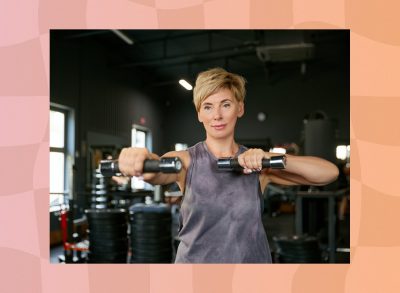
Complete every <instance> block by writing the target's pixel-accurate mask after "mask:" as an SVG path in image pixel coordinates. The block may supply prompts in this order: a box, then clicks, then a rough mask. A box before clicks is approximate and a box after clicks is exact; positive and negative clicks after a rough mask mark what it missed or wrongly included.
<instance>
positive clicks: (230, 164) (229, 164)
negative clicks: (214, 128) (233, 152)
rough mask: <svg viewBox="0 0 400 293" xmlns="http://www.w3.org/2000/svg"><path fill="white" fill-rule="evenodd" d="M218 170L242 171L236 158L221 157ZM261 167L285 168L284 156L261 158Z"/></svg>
mask: <svg viewBox="0 0 400 293" xmlns="http://www.w3.org/2000/svg"><path fill="white" fill-rule="evenodd" d="M217 167H218V170H221V171H242V170H243V167H242V166H240V164H239V161H238V159H237V158H221V159H218V162H217ZM262 168H263V169H264V168H271V169H285V168H286V156H273V157H271V158H269V159H263V160H262Z"/></svg>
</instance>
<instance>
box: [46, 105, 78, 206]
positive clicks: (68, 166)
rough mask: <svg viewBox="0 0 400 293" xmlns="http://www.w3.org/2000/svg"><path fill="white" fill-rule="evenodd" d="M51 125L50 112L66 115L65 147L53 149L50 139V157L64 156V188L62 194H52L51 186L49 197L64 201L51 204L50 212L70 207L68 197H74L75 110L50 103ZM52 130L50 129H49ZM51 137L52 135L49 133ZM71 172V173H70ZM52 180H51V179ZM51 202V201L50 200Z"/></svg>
mask: <svg viewBox="0 0 400 293" xmlns="http://www.w3.org/2000/svg"><path fill="white" fill-rule="evenodd" d="M49 110H50V111H49V123H50V112H51V111H55V112H61V113H63V114H64V147H52V146H50V137H49V156H50V153H63V154H64V178H63V182H64V184H63V185H64V186H63V191H62V192H51V191H50V186H49V196H50V195H52V194H55V195H60V194H61V195H62V199H61V200H60V201H59V203H58V204H51V202H50V203H49V206H50V211H53V210H58V209H60V208H61V206H62V205H68V200H67V199H68V196H69V198H71V197H72V191H73V187H72V179H73V178H72V176H73V174H72V168H73V165H74V163H75V160H74V158H75V156H74V154H75V115H74V114H75V113H74V110H73V109H72V108H70V107H67V106H64V105H60V104H56V103H50V109H49ZM49 129H50V127H49ZM49 135H50V133H49ZM69 171H71V172H69ZM49 179H50V178H49ZM49 200H50V199H49Z"/></svg>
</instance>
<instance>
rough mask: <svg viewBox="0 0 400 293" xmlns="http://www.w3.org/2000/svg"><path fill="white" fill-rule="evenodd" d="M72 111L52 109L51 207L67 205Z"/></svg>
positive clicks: (71, 151) (71, 149) (57, 107)
mask: <svg viewBox="0 0 400 293" xmlns="http://www.w3.org/2000/svg"><path fill="white" fill-rule="evenodd" d="M72 117H73V116H72V111H71V110H69V109H68V108H67V107H63V106H60V105H57V106H56V105H52V106H51V107H50V207H54V206H59V205H62V204H65V195H66V194H67V193H68V190H70V189H71V188H70V187H69V186H67V184H66V182H69V179H71V178H70V176H72V174H71V172H67V170H71V168H72V163H73V160H71V159H70V158H71V157H72V158H73V156H72V155H71V154H73V147H72V144H71V142H73V133H72V132H71V131H73V127H72V124H71V123H72V120H71V119H72Z"/></svg>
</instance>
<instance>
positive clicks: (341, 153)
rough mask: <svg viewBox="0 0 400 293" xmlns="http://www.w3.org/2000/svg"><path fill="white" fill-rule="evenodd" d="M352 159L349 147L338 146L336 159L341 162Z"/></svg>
mask: <svg viewBox="0 0 400 293" xmlns="http://www.w3.org/2000/svg"><path fill="white" fill-rule="evenodd" d="M349 157H350V146H349V145H347V146H346V145H338V146H337V147H336V158H338V159H339V160H347V159H348V158H349Z"/></svg>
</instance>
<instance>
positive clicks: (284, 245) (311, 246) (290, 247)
mask: <svg viewBox="0 0 400 293" xmlns="http://www.w3.org/2000/svg"><path fill="white" fill-rule="evenodd" d="M273 240H274V242H275V244H276V247H277V254H278V260H279V262H280V263H321V262H322V256H321V249H320V247H319V245H318V239H317V238H316V237H310V236H306V235H305V236H301V237H298V236H292V237H287V236H281V237H274V238H273Z"/></svg>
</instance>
